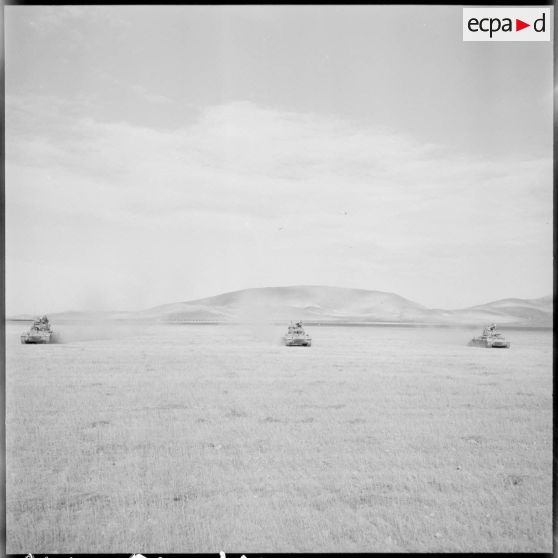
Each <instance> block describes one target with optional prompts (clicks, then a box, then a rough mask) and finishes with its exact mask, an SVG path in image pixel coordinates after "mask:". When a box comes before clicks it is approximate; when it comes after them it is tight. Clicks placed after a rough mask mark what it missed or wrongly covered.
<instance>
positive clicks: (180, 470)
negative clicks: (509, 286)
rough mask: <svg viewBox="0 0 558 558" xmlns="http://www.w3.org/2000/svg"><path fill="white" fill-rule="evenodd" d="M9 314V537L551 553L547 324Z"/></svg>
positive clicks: (13, 545)
mask: <svg viewBox="0 0 558 558" xmlns="http://www.w3.org/2000/svg"><path fill="white" fill-rule="evenodd" d="M22 329H24V326H22V325H21V324H19V325H13V324H8V325H7V333H6V336H7V355H6V358H7V373H6V376H7V378H6V399H7V402H6V405H7V550H8V552H9V553H27V552H43V553H54V552H59V553H85V552H93V553H100V552H127V553H131V552H144V553H151V552H158V553H164V552H166V553H170V552H212V553H213V552H215V553H216V552H218V551H220V550H224V551H225V552H231V553H232V552H244V553H246V554H248V553H255V552H272V551H275V552H282V551H284V552H328V551H330V552H341V551H344V552H357V551H362V552H395V551H403V552H407V551H416V552H421V551H426V552H428V551H437V552H444V551H452V552H478V551H484V552H493V551H499V552H516V551H527V552H528V551H539V552H550V551H551V549H552V523H551V506H552V333H551V332H550V331H510V332H508V337H509V338H510V339H511V341H512V347H511V349H510V350H489V349H477V348H469V347H467V346H466V342H467V341H468V339H469V338H470V337H472V336H473V334H474V333H475V332H473V331H470V330H465V329H461V330H459V329H455V330H446V329H424V330H423V329H415V328H402V327H309V328H308V331H309V332H310V333H311V334H312V336H313V338H314V345H313V346H312V347H310V348H304V347H284V346H282V345H280V344H279V343H278V342H277V341H278V337H279V336H280V335H281V333H283V330H282V328H269V327H268V328H264V329H263V330H260V329H257V328H250V327H240V326H209V325H206V326H188V325H182V326H180V325H175V326H162V325H158V326H149V327H148V328H146V329H144V330H142V329H140V328H137V327H131V326H130V327H125V326H121V327H119V328H114V327H113V328H102V327H100V326H97V327H85V326H83V325H81V326H78V325H76V326H75V327H74V326H71V325H70V324H66V325H64V326H62V327H60V328H58V329H60V330H61V332H62V333H63V334H64V335H65V338H66V343H64V344H60V345H45V346H24V345H20V344H19V339H18V335H19V333H20V331H21V330H22Z"/></svg>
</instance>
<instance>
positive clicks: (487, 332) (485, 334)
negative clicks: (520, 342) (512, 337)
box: [469, 324, 511, 349]
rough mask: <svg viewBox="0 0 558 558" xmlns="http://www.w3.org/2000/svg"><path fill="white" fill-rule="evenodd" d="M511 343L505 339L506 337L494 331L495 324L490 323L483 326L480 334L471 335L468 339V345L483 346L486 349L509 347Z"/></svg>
mask: <svg viewBox="0 0 558 558" xmlns="http://www.w3.org/2000/svg"><path fill="white" fill-rule="evenodd" d="M510 346H511V343H510V342H509V341H506V338H505V337H504V336H503V335H502V334H501V333H500V332H498V331H496V324H491V325H489V326H487V327H485V328H484V329H483V331H482V335H479V336H478V337H473V339H471V341H469V347H484V348H486V349H509V348H510Z"/></svg>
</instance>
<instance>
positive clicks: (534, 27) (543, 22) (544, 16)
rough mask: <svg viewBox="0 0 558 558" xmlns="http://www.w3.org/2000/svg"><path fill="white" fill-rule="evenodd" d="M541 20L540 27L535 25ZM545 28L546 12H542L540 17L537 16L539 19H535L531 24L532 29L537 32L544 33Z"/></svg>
mask: <svg viewBox="0 0 558 558" xmlns="http://www.w3.org/2000/svg"><path fill="white" fill-rule="evenodd" d="M541 22H542V27H541V28H540V29H539V28H538V27H537V26H538V24H539V23H541ZM545 28H546V14H545V13H544V12H543V15H542V17H539V19H535V23H534V24H533V29H534V30H535V31H536V32H537V33H544V30H545Z"/></svg>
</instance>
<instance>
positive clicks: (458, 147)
mask: <svg viewBox="0 0 558 558" xmlns="http://www.w3.org/2000/svg"><path fill="white" fill-rule="evenodd" d="M461 14H462V9H461V8H460V7H443V6H424V7H419V6H349V7H336V6H307V7H293V6H265V7H254V6H252V7H240V6H236V7H223V6H221V7H218V6H202V7H186V6H164V7H150V6H136V7H134V6H119V7H117V6H109V7H107V6H90V7H82V6H47V7H39V6H34V7H24V6H7V7H6V8H5V25H6V37H5V43H6V283H7V286H6V310H7V313H8V314H14V313H20V312H22V313H23V312H30V313H42V312H52V311H62V310H70V309H71V310H80V309H121V310H135V309H142V308H147V307H150V306H154V305H157V304H163V303H169V302H176V301H182V300H190V299H194V298H199V297H203V296H211V295H214V294H219V293H222V292H225V291H230V290H236V289H243V288H248V287H261V286H279V285H298V284H320V285H332V286H341V287H358V288H364V289H376V290H383V291H390V292H395V293H397V294H400V295H402V296H405V297H407V298H410V299H412V300H414V301H416V302H419V303H421V304H425V305H427V306H431V307H438V308H459V307H465V306H469V305H473V304H480V303H483V302H488V301H490V300H494V299H498V298H504V297H509V296H514V297H522V298H535V297H539V296H544V295H546V294H549V293H551V292H552V96H553V81H552V80H553V77H552V44H551V43H539V42H536V43H527V42H521V43H501V42H499V43H485V42H482V43H471V42H466V43H464V42H462V31H461V17H462V16H461Z"/></svg>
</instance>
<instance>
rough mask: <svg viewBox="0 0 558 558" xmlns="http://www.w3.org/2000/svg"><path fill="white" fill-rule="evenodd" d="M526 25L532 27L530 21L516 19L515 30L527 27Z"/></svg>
mask: <svg viewBox="0 0 558 558" xmlns="http://www.w3.org/2000/svg"><path fill="white" fill-rule="evenodd" d="M525 27H531V24H530V23H525V22H524V21H521V20H520V19H516V20H515V30H516V31H521V30H522V29H525Z"/></svg>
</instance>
